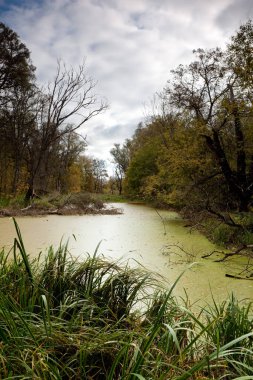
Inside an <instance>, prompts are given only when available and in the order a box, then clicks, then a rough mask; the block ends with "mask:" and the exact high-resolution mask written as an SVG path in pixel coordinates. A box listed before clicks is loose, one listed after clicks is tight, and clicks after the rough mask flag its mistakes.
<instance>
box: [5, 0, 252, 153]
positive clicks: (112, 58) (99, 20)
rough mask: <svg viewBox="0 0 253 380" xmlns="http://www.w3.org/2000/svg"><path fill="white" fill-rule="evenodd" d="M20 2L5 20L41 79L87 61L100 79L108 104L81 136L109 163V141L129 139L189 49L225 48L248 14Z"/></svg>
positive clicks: (184, 3) (243, 1)
mask: <svg viewBox="0 0 253 380" xmlns="http://www.w3.org/2000/svg"><path fill="white" fill-rule="evenodd" d="M1 1H2V0H0V4H1ZM6 2H7V0H6ZM18 4H19V5H18V6H17V5H16V6H14V5H13V6H11V1H10V5H9V10H8V11H7V12H6V11H4V12H2V21H4V22H6V23H7V24H8V25H9V26H10V27H12V28H13V29H14V30H15V31H16V32H17V33H18V34H19V35H20V37H21V39H22V40H23V41H24V42H25V43H26V45H27V47H28V48H29V49H30V50H31V54H32V59H33V62H34V64H35V66H36V67H37V76H38V78H39V79H40V81H42V82H45V81H47V80H50V79H51V78H52V77H53V74H54V70H55V67H56V60H57V58H62V59H63V60H64V61H65V62H66V63H69V64H72V65H76V64H79V63H81V62H82V60H83V58H84V57H86V64H87V69H88V72H89V74H90V75H91V76H92V77H93V78H94V79H95V80H97V81H98V84H97V88H96V91H97V93H99V94H100V95H101V96H102V97H106V98H107V99H108V102H109V104H110V109H109V110H108V111H107V112H106V113H104V114H102V115H100V116H99V117H97V118H95V119H93V120H91V121H90V122H89V124H88V125H87V127H86V128H85V129H84V130H83V134H87V138H88V141H89V142H90V147H89V150H90V151H91V152H92V154H94V155H97V156H99V157H109V151H110V149H111V147H112V146H113V143H114V142H123V140H124V139H125V138H128V137H130V136H131V134H132V133H133V131H134V128H135V127H136V125H137V123H138V121H140V120H141V119H142V118H143V112H144V107H143V104H144V103H147V102H148V101H149V99H151V98H152V96H153V94H154V93H155V92H156V91H160V90H161V89H162V88H163V86H164V85H165V83H166V80H167V79H168V78H169V73H170V70H171V69H173V68H175V66H177V65H178V64H179V63H187V62H190V60H191V59H192V50H193V49H194V48H198V47H203V48H210V47H215V46H217V45H223V46H224V44H225V42H226V39H227V38H228V37H229V36H230V35H231V34H233V32H234V31H235V29H236V28H237V27H238V26H239V24H240V23H241V22H244V21H246V17H249V16H250V15H252V14H253V11H252V7H250V4H251V0H234V1H233V0H212V1H209V0H191V1H189V0H53V1H52V0H40V1H30V0H27V1H23V3H22V1H19V2H18ZM245 7H247V12H245ZM231 21H233V22H231Z"/></svg>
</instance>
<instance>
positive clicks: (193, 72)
mask: <svg viewBox="0 0 253 380" xmlns="http://www.w3.org/2000/svg"><path fill="white" fill-rule="evenodd" d="M241 41H242V40H241ZM251 44H253V39H252V40H251ZM231 52H232V50H231V51H230V61H231ZM195 54H196V61H194V62H193V63H191V64H190V65H188V66H182V65H180V66H179V67H178V68H177V69H176V70H174V71H173V80H172V81H171V82H169V83H168V85H167V87H166V89H165V94H166V96H167V101H168V103H169V104H170V105H171V106H173V107H174V108H175V109H177V110H178V111H179V112H180V114H181V115H184V116H187V117H188V118H189V120H190V124H191V125H193V124H194V125H195V126H197V127H198V128H197V130H198V133H199V134H201V135H202V136H203V138H204V139H205V142H206V145H207V147H208V148H209V149H210V151H211V152H212V153H213V155H214V158H215V160H216V161H217V163H218V165H219V167H220V171H221V173H222V175H223V178H224V180H225V181H226V183H227V185H228V188H229V191H230V195H231V196H232V197H233V198H234V199H235V200H236V201H237V203H238V207H239V210H240V211H247V210H248V207H249V204H250V203H251V199H252V195H253V176H252V169H251V168H252V157H251V158H250V157H248V158H247V157H246V149H245V140H246V129H247V128H246V124H247V119H248V116H249V114H250V113H251V105H250V104H249V102H248V101H247V99H246V92H245V91H243V89H242V87H241V86H240V80H239V77H238V74H237V73H236V70H235V69H234V67H231V65H230V64H229V63H230V61H229V60H228V55H227V54H226V53H224V52H222V51H221V50H220V49H214V50H209V51H204V50H201V49H199V50H197V51H196V52H195ZM248 86H251V85H250V81H248ZM250 88H251V87H250ZM252 90H253V88H251V91H252ZM251 154H252V152H251Z"/></svg>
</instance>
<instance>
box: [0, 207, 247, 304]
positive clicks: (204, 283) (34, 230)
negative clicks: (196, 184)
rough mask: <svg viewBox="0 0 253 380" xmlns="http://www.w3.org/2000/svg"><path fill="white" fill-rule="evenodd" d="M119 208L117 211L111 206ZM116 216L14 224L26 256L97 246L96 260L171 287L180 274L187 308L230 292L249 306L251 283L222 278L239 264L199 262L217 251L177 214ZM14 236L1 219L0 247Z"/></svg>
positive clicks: (140, 211)
mask: <svg viewBox="0 0 253 380" xmlns="http://www.w3.org/2000/svg"><path fill="white" fill-rule="evenodd" d="M115 206H116V207H119V205H115ZM120 207H121V208H122V209H123V214H121V215H84V216H56V215H51V216H46V217H23V218H17V221H18V224H19V226H20V229H21V232H22V236H23V239H24V243H25V246H26V247H27V250H28V252H29V253H30V254H31V256H36V255H38V253H39V252H40V251H45V250H46V248H47V247H49V246H50V245H53V246H55V247H57V246H58V245H59V243H60V241H61V240H63V241H64V242H66V241H67V240H69V249H70V251H71V253H72V254H73V255H75V256H79V257H82V255H85V254H86V253H87V252H89V253H91V254H92V253H93V252H94V251H95V249H96V246H97V245H98V243H99V242H101V243H100V247H99V251H98V252H99V254H101V255H104V256H105V257H107V258H109V259H113V260H119V259H120V260H121V262H122V263H125V262H128V263H129V264H130V265H133V266H136V265H143V266H145V267H146V268H148V269H150V270H152V271H155V272H157V273H159V275H161V276H162V277H163V278H164V279H165V281H164V283H165V286H170V284H172V283H173V282H174V281H175V280H176V278H177V277H178V276H179V275H180V274H181V273H182V271H183V270H185V273H184V275H183V277H182V278H181V280H180V282H179V283H178V285H177V287H176V289H175V292H174V293H175V294H176V295H179V296H181V295H184V292H185V291H186V292H187V294H188V296H189V299H190V302H191V303H194V302H196V301H198V300H200V301H199V303H200V304H203V303H205V302H210V301H211V299H212V294H213V295H214V297H215V299H216V300H217V301H221V300H224V299H226V298H227V296H228V294H230V293H231V292H233V293H234V294H235V295H236V296H237V297H238V298H239V299H251V300H253V281H249V280H235V279H231V278H228V277H226V276H225V274H226V273H232V274H233V273H238V271H240V270H241V269H242V264H244V263H243V262H242V260H241V259H234V260H233V261H229V262H225V263H215V262H213V261H212V260H206V259H202V258H201V256H203V255H204V254H207V253H210V252H212V251H213V250H215V249H217V248H218V247H215V246H214V245H213V244H212V243H210V242H209V241H208V240H207V239H206V238H205V237H204V236H202V235H201V234H199V233H198V232H196V231H192V230H191V229H190V228H188V227H185V222H184V221H182V220H181V219H180V217H179V216H178V214H176V213H174V212H170V211H159V215H158V213H157V212H156V211H155V210H154V209H152V208H150V207H147V206H143V205H131V204H120ZM14 236H15V230H14V226H13V222H12V220H11V219H10V218H2V219H0V246H6V248H7V249H9V248H10V247H11V245H12V242H13V238H14Z"/></svg>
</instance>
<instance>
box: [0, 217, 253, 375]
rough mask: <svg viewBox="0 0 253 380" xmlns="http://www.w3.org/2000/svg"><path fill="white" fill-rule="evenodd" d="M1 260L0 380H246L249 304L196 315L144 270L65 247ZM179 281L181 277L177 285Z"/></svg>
mask: <svg viewBox="0 0 253 380" xmlns="http://www.w3.org/2000/svg"><path fill="white" fill-rule="evenodd" d="M14 223H15V227H16V232H17V237H16V238H15V241H14V246H13V249H12V250H11V251H10V252H7V253H5V252H4V251H2V252H1V254H0V284H1V288H0V378H1V379H57V380H59V379H87V380H91V379H98V380H100V379H101V380H103V379H105V380H121V379H126V380H135V379H139V380H151V379H159V380H165V379H166V380H167V379H172V380H185V379H196V380H197V379H198V380H200V379H202V380H204V379H216V380H218V379H226V380H230V379H237V380H239V379H241V380H243V379H253V362H252V358H253V331H252V330H253V322H252V317H251V316H252V304H250V303H249V304H247V305H241V304H240V303H239V302H238V301H236V300H235V298H234V297H233V296H231V298H230V299H229V300H228V301H227V302H224V303H222V304H220V305H218V304H216V303H215V301H214V303H213V305H212V306H209V307H205V308H203V309H201V311H200V314H199V315H195V314H194V313H192V312H191V310H189V309H188V308H187V307H186V306H182V303H180V304H179V303H178V302H177V300H176V299H175V298H174V297H173V289H174V287H175V286H176V283H175V284H174V285H173V286H172V287H171V288H170V289H169V290H167V291H164V290H163V289H162V286H161V285H160V284H159V281H158V280H157V278H156V277H155V276H154V275H153V274H150V273H148V272H146V271H145V270H143V269H132V268H130V267H129V266H127V265H126V266H121V265H120V264H119V263H110V262H107V261H106V260H104V259H103V258H101V257H100V256H98V252H97V251H98V249H97V250H96V252H95V253H94V255H92V256H89V255H87V257H85V259H82V260H81V259H77V258H74V257H72V256H71V254H70V253H69V252H68V248H67V246H64V245H60V247H59V248H58V250H56V251H54V250H53V249H52V248H50V249H49V250H48V253H47V255H45V256H43V257H42V256H41V257H39V258H38V259H36V260H32V259H31V258H30V257H29V255H28V254H27V252H26V249H25V245H24V243H23V241H22V235H21V232H20V230H19V228H18V225H17V223H16V222H14ZM177 281H180V278H179V279H178V280H177Z"/></svg>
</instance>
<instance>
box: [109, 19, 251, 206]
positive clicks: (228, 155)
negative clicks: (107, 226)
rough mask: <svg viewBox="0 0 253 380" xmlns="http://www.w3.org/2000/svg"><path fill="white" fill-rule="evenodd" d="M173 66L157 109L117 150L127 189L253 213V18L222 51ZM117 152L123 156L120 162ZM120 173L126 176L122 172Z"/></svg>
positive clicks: (184, 202)
mask: <svg viewBox="0 0 253 380" xmlns="http://www.w3.org/2000/svg"><path fill="white" fill-rule="evenodd" d="M193 53H194V60H193V61H192V62H191V63H190V64H188V65H179V66H178V67H177V68H176V69H175V70H173V71H172V72H171V76H170V79H169V80H168V82H167V83H166V86H165V87H164V89H163V90H162V91H161V93H160V94H158V95H157V99H158V102H159V112H156V113H154V112H153V114H152V116H150V117H149V118H148V119H147V120H146V122H145V123H140V124H139V125H138V127H137V129H136V131H135V133H134V135H133V137H132V138H131V139H128V140H127V141H125V143H124V144H123V145H122V146H117V147H116V146H115V149H114V150H113V151H112V154H113V157H114V160H115V162H116V164H117V169H116V170H117V172H118V173H123V177H124V192H125V194H128V195H129V196H133V197H141V198H144V199H151V200H156V201H158V202H160V203H162V204H166V205H173V206H177V207H180V208H182V207H191V208H193V209H194V210H198V209H199V210H202V209H206V210H209V211H210V212H215V210H239V211H242V212H244V211H249V209H250V207H251V205H252V201H253V198H252V196H253V127H252V125H253V113H252V111H253V108H252V104H253V103H252V102H253V24H252V22H251V20H249V21H248V22H246V23H245V24H243V25H241V26H240V28H239V29H238V31H236V33H235V34H234V35H233V36H232V37H231V39H230V41H229V43H228V44H227V46H226V48H225V49H223V50H222V49H220V48H214V49H210V50H203V49H198V50H196V51H194V52H193ZM116 151H119V152H120V153H121V154H123V155H124V156H125V161H126V162H127V163H128V164H127V167H126V166H125V165H124V164H122V159H121V158H120V154H119V153H117V155H118V156H117V155H116ZM120 175H121V174H120Z"/></svg>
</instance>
